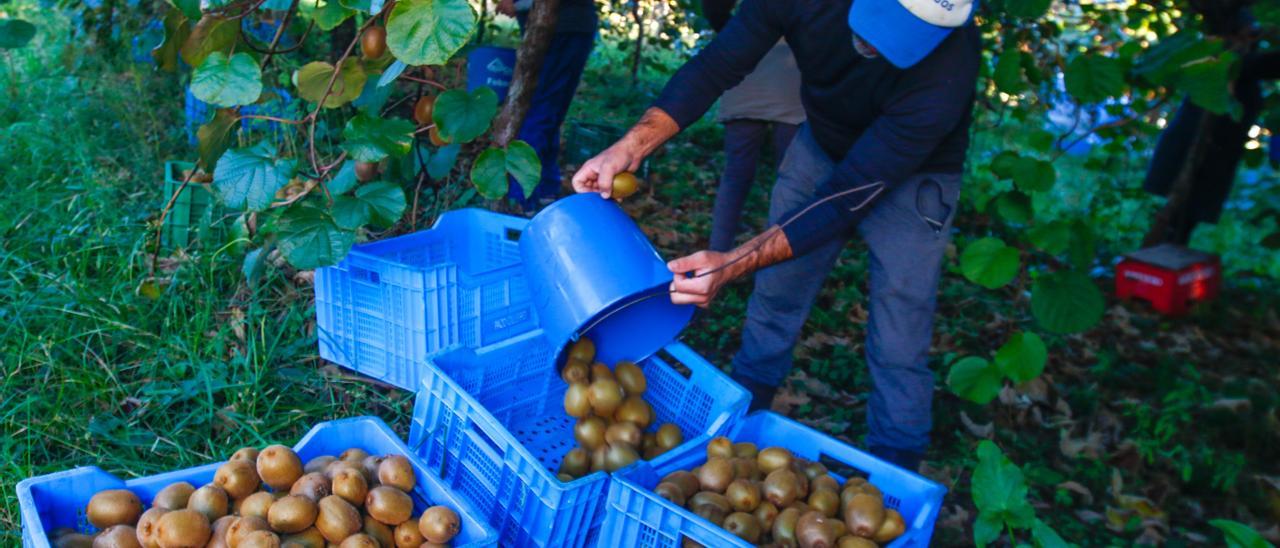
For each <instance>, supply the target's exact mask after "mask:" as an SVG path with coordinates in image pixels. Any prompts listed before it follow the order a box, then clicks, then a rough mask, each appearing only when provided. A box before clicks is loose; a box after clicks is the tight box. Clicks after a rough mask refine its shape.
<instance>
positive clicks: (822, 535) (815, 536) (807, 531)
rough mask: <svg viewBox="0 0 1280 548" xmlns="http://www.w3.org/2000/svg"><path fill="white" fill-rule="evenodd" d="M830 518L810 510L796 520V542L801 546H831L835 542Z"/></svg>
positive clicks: (819, 547) (817, 547) (809, 547)
mask: <svg viewBox="0 0 1280 548" xmlns="http://www.w3.org/2000/svg"><path fill="white" fill-rule="evenodd" d="M831 521H832V520H831V519H830V518H828V517H827V516H824V515H822V514H820V513H818V512H814V511H812V510H810V511H808V512H805V513H804V515H801V516H800V518H799V519H797V520H796V544H798V545H800V547H801V548H833V547H834V546H835V543H836V536H835V531H834V530H832V528H831V524H830V522H831Z"/></svg>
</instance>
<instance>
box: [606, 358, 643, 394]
mask: <svg viewBox="0 0 1280 548" xmlns="http://www.w3.org/2000/svg"><path fill="white" fill-rule="evenodd" d="M613 376H615V377H617V378H618V384H620V385H622V391H623V392H626V393H627V395H628V396H639V395H641V394H644V391H645V390H646V389H647V388H648V381H646V380H645V378H644V371H642V370H641V369H640V366H638V365H636V364H635V362H630V361H627V360H622V361H620V362H618V364H617V365H615V366H613Z"/></svg>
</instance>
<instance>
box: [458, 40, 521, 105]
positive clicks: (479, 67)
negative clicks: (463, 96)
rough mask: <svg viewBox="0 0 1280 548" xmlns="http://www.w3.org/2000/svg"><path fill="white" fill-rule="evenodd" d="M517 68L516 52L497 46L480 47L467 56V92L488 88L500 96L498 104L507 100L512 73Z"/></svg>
mask: <svg viewBox="0 0 1280 548" xmlns="http://www.w3.org/2000/svg"><path fill="white" fill-rule="evenodd" d="M515 68H516V50H513V49H511V48H500V47H497V46H480V47H478V48H476V49H474V50H471V53H470V54H468V55H467V91H474V90H475V89H476V88H479V87H482V86H488V87H489V88H491V89H493V91H495V92H497V94H498V102H502V101H503V100H505V99H506V98H507V89H509V88H510V87H511V73H512V72H514V71H515Z"/></svg>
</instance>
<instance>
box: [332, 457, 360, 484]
mask: <svg viewBox="0 0 1280 548" xmlns="http://www.w3.org/2000/svg"><path fill="white" fill-rule="evenodd" d="M343 470H354V471H355V473H357V474H360V475H361V476H363V475H364V464H362V463H360V462H359V461H357V462H351V461H346V460H341V459H339V460H336V461H334V462H331V463H329V465H328V466H326V467H324V477H326V478H329V479H330V480H332V479H333V477H334V476H336V475H338V473H339V472H341V471H343ZM368 481H369V478H367V477H366V478H365V483H368Z"/></svg>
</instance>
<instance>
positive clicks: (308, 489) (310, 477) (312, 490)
mask: <svg viewBox="0 0 1280 548" xmlns="http://www.w3.org/2000/svg"><path fill="white" fill-rule="evenodd" d="M289 494H290V495H295V496H299V497H307V498H309V499H311V500H312V501H313V502H318V501H319V500H320V499H322V498H325V497H327V496H329V495H331V494H333V482H332V481H329V478H327V477H325V475H324V474H323V473H321V472H312V473H310V474H304V475H303V476H302V477H300V478H298V480H297V481H295V482H293V486H292V487H290V488H289Z"/></svg>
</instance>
